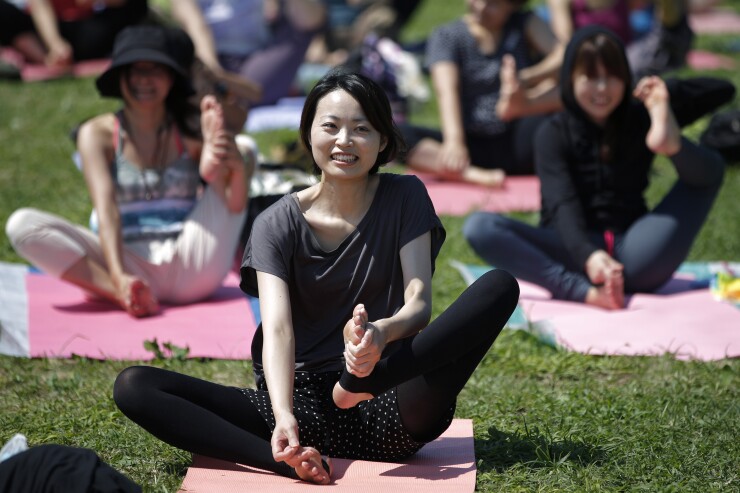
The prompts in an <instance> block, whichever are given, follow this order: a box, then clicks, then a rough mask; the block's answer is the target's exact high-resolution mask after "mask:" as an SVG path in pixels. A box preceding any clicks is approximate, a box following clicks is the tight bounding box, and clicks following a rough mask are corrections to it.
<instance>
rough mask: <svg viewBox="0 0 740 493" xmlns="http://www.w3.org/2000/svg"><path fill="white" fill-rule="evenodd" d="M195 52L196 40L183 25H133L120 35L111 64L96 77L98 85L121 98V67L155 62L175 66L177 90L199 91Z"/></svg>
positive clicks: (189, 93) (173, 67) (114, 44)
mask: <svg viewBox="0 0 740 493" xmlns="http://www.w3.org/2000/svg"><path fill="white" fill-rule="evenodd" d="M194 56H195V48H194V47H193V42H192V41H191V39H190V37H189V36H188V35H187V34H186V33H185V31H183V30H182V29H177V28H170V27H164V26H155V25H141V26H130V27H127V28H125V29H124V30H122V31H121V32H120V33H118V35H117V36H116V39H115V42H114V43H113V56H112V60H111V64H110V66H109V67H108V69H107V70H106V71H105V72H103V73H102V74H101V75H100V76H99V77H98V78H97V79H96V80H95V86H96V87H97V88H98V92H99V93H100V95H101V96H104V97H114V98H120V97H122V95H121V83H120V78H121V77H120V76H121V70H122V69H123V68H124V67H126V66H128V65H131V64H132V63H135V62H155V63H161V64H162V65H165V66H167V67H169V68H170V69H171V70H172V74H173V76H174V84H173V89H174V90H179V91H181V92H182V93H183V94H184V95H185V96H190V95H192V94H194V93H195V90H194V89H193V86H192V84H191V83H190V67H191V66H192V64H193V59H194Z"/></svg>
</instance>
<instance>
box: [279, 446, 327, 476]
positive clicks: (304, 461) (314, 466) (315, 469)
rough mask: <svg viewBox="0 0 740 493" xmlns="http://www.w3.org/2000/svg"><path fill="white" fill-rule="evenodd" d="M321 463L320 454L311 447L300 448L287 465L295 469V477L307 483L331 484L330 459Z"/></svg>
mask: <svg viewBox="0 0 740 493" xmlns="http://www.w3.org/2000/svg"><path fill="white" fill-rule="evenodd" d="M324 461H325V463H324V462H322V457H321V454H320V453H319V451H318V450H316V449H315V448H313V447H302V449H301V450H299V451H298V452H297V453H296V454H295V455H294V456H293V458H291V459H290V460H289V461H287V464H288V465H289V466H290V467H292V468H293V469H295V473H296V475H297V476H298V477H299V478H300V479H301V480H302V481H306V482H308V483H315V484H329V483H330V482H331V474H332V470H331V469H332V467H331V459H329V458H328V457H327V458H326V459H324Z"/></svg>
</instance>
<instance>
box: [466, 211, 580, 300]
mask: <svg viewBox="0 0 740 493" xmlns="http://www.w3.org/2000/svg"><path fill="white" fill-rule="evenodd" d="M463 235H464V236H465V238H466V239H467V240H468V243H470V246H471V247H472V248H473V250H475V252H476V253H477V254H478V255H479V256H480V257H481V258H482V259H483V260H485V261H486V262H488V263H489V264H491V265H493V266H495V267H498V268H501V269H504V270H506V271H508V272H510V273H511V274H512V275H513V276H514V277H516V278H517V279H521V280H523V281H527V282H531V283H534V284H537V285H539V286H542V287H544V288H545V289H547V290H548V291H550V293H552V296H553V298H556V299H562V300H571V301H584V300H585V298H586V293H587V292H588V289H589V288H590V287H591V282H590V281H589V280H588V278H587V277H586V275H585V274H584V273H583V272H582V271H581V270H578V269H576V268H575V266H574V265H572V263H573V262H572V260H570V258H569V256H568V253H567V251H566V250H565V248H564V247H563V244H562V242H561V241H560V239H559V238H558V236H557V233H556V232H555V230H553V229H549V228H539V227H536V226H530V225H529V224H526V223H523V222H521V221H517V220H515V219H511V218H508V217H505V216H502V215H500V214H495V213H490V212H475V213H473V214H471V215H470V216H469V217H468V219H467V220H466V221H465V224H464V225H463Z"/></svg>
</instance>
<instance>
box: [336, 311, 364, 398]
mask: <svg viewBox="0 0 740 493" xmlns="http://www.w3.org/2000/svg"><path fill="white" fill-rule="evenodd" d="M367 323H368V314H367V310H366V309H365V305H363V304H359V305H357V306H356V307H355V309H354V310H353V311H352V318H350V319H349V320H348V321H347V323H346V324H345V325H344V347H345V351H344V358H345V362H346V371H347V372H349V373H351V374H352V375H355V376H356V377H358V378H362V377H365V376H367V375H369V374H370V373H371V371H372V367H368V366H367V365H360V364H359V362H358V360H357V359H356V358H355V354H356V353H357V350H356V349H355V350H353V348H360V347H362V345H363V344H364V342H363V341H367V340H368V339H367V338H366V337H365V336H366V329H367ZM332 397H333V398H334V404H336V406H337V407H339V408H340V409H349V408H351V407H354V406H356V405H357V404H359V403H360V402H362V401H366V400H369V399H372V398H373V396H372V395H371V394H368V393H366V392H361V393H357V392H349V391H347V390H345V389H344V388H343V387H342V386H341V385H339V382H337V383H336V384H335V385H334V390H333V392H332Z"/></svg>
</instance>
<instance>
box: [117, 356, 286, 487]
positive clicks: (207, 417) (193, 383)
mask: <svg viewBox="0 0 740 493" xmlns="http://www.w3.org/2000/svg"><path fill="white" fill-rule="evenodd" d="M113 399H114V400H115V402H116V405H117V406H118V408H119V409H120V410H121V411H122V412H123V414H125V415H126V416H127V417H128V418H129V419H131V420H132V421H134V422H135V423H137V424H138V425H140V426H141V427H142V428H144V429H145V430H147V431H148V432H149V433H151V434H152V435H154V436H156V437H157V438H159V439H160V440H162V441H164V442H166V443H168V444H170V445H173V446H175V447H177V448H180V449H183V450H187V451H189V452H192V453H194V454H200V455H204V456H207V457H213V458H216V459H221V460H225V461H230V462H238V463H240V464H245V465H248V466H253V467H258V468H261V469H266V470H268V471H273V472H275V473H277V474H280V475H283V476H288V477H296V475H295V471H294V470H293V468H291V467H290V466H288V465H287V464H285V463H283V462H275V460H274V459H273V457H272V449H271V447H270V436H271V432H270V429H269V427H268V426H267V424H266V423H265V421H264V419H263V418H262V416H261V415H260V413H259V411H258V410H257V408H256V407H255V406H254V405H253V404H252V402H251V401H250V400H249V399H248V398H247V397H246V396H245V395H243V394H242V393H241V391H240V390H239V389H237V388H235V387H228V386H224V385H219V384H216V383H212V382H207V381H205V380H200V379H197V378H193V377H189V376H187V375H182V374H179V373H175V372H172V371H168V370H163V369H159V368H154V367H145V366H136V367H130V368H127V369H125V370H124V371H122V372H121V373H120V374H119V375H118V378H116V382H115V384H114V386H113Z"/></svg>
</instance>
